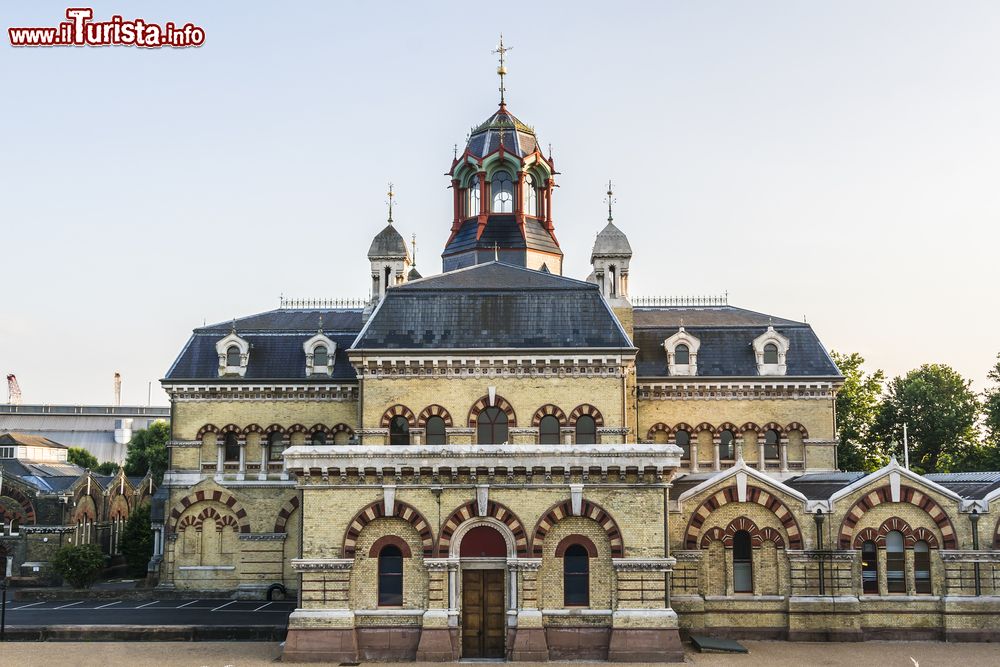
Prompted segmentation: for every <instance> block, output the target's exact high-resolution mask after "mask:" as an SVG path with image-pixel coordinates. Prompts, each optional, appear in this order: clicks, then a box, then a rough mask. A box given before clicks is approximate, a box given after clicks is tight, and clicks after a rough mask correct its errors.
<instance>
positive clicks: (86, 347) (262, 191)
mask: <svg viewBox="0 0 1000 667" xmlns="http://www.w3.org/2000/svg"><path fill="white" fill-rule="evenodd" d="M66 6H67V5H66V4H65V3H54V2H38V1H31V2H12V1H9V0H7V1H5V2H4V3H3V5H2V7H0V19H2V24H3V28H4V35H3V46H2V47H0V82H2V84H3V88H2V93H0V100H2V101H0V120H2V123H0V127H2V128H3V134H2V137H3V141H2V143H0V152H2V155H3V159H2V160H0V244H2V249H3V260H2V266H3V290H2V295H3V296H2V303H0V306H2V308H0V372H2V373H4V374H5V373H7V372H15V373H16V374H17V376H18V378H19V379H20V382H21V387H22V389H23V391H24V400H25V401H26V402H47V403H65V402H74V403H76V402H81V403H84V402H97V403H107V402H110V400H111V398H112V381H111V378H112V374H113V373H114V372H115V371H116V370H118V371H120V372H121V373H122V374H123V376H124V401H125V402H129V403H145V401H146V383H147V382H148V381H154V392H153V402H154V403H160V404H164V403H166V398H165V396H164V394H162V392H160V391H159V390H158V389H157V388H156V387H155V381H156V380H157V379H158V378H160V377H162V375H163V374H164V372H165V371H166V369H167V368H168V367H169V365H170V363H171V362H172V361H173V359H174V357H175V356H176V355H177V353H178V352H179V350H180V349H181V346H182V345H183V344H184V342H185V340H186V339H187V337H188V335H189V332H190V330H191V328H193V327H195V326H199V325H201V323H202V322H203V320H207V321H208V322H213V321H222V320H227V319H229V318H231V317H233V316H238V315H244V314H250V313H253V312H259V311H263V310H268V309H271V308H274V307H276V306H277V303H278V296H279V294H281V293H284V294H286V295H295V296H309V297H344V296H352V297H361V296H366V290H367V286H368V281H367V274H368V265H367V260H366V257H365V253H366V251H367V248H368V244H369V242H370V239H371V237H372V236H373V235H374V234H375V233H377V232H378V230H379V229H381V227H382V226H383V225H384V220H385V204H384V202H385V199H386V197H385V187H386V185H385V184H386V181H388V180H390V179H391V180H393V182H395V184H396V188H397V191H398V203H397V206H396V215H395V218H396V221H397V225H398V227H399V229H400V231H402V232H403V234H404V235H405V236H406V237H407V238H409V235H410V233H412V232H415V233H416V234H417V240H418V245H419V248H418V266H419V269H420V270H421V272H423V273H424V275H427V274H429V273H436V272H439V271H440V257H439V255H440V252H441V249H442V248H443V245H444V242H445V240H446V238H447V234H448V230H449V226H450V215H451V193H450V191H449V190H447V189H446V188H447V185H448V180H447V178H446V177H445V176H443V173H444V172H445V171H447V169H448V167H449V165H450V160H451V153H452V145H453V144H454V143H456V142H458V143H461V142H462V141H463V139H464V137H465V136H466V133H467V132H468V129H469V128H470V127H471V126H472V125H474V124H477V123H479V122H480V121H482V120H483V119H485V118H486V117H487V116H488V115H489V114H490V113H492V112H493V110H494V109H495V108H496V102H497V93H496V88H497V82H496V76H495V74H494V69H495V67H496V65H495V62H494V59H493V58H494V57H493V56H492V55H491V54H490V50H491V49H492V48H493V47H494V46H495V44H496V41H497V33H498V32H500V31H501V30H502V31H503V32H504V35H505V40H506V41H507V42H508V43H509V44H510V45H512V46H513V47H514V50H513V51H512V52H511V53H510V56H509V69H510V76H509V77H508V86H507V87H508V102H509V107H510V109H511V110H512V111H513V112H514V113H515V114H516V115H518V116H519V117H520V118H521V120H523V121H525V122H527V123H529V124H532V125H534V126H535V128H536V129H537V131H538V133H539V135H540V138H541V141H542V142H543V145H544V144H547V143H549V142H551V143H552V145H553V149H554V154H555V159H556V162H557V166H558V168H559V170H560V171H561V172H562V176H561V177H560V185H561V187H560V188H559V190H558V191H557V192H556V195H555V209H554V210H555V223H556V233H557V235H558V237H559V240H560V242H561V244H562V248H563V250H564V252H565V253H566V262H565V272H566V274H567V275H570V276H575V277H580V278H583V277H585V276H586V275H587V274H588V273H589V271H590V267H589V264H588V262H589V252H590V247H591V245H592V243H593V238H594V235H595V234H596V233H597V231H598V230H599V229H600V228H601V226H602V225H603V224H604V218H605V216H606V212H605V206H604V203H603V197H604V190H605V185H604V184H605V183H606V181H607V179H608V178H609V177H611V178H613V179H614V180H615V183H616V190H617V200H618V203H617V206H616V209H615V220H616V223H617V224H618V225H619V226H620V227H621V228H622V229H623V230H624V231H625V232H626V233H627V234H628V235H629V237H630V239H631V241H632V246H633V248H634V249H635V257H634V258H633V261H632V282H631V289H632V292H633V294H640V295H667V294H715V293H721V292H723V291H725V290H728V291H729V294H730V302H731V303H734V304H736V305H740V306H744V307H748V308H752V309H756V310H762V311H765V312H768V313H772V314H774V315H778V316H783V317H790V318H793V319H801V318H802V317H803V316H805V317H807V319H808V321H809V322H810V323H811V324H812V325H813V326H814V328H815V329H816V330H817V332H818V333H819V336H820V338H821V339H822V340H823V341H824V343H825V344H826V345H827V347H828V348H833V349H837V350H840V351H858V352H861V353H862V354H863V355H864V356H865V357H866V358H867V359H868V361H869V365H870V366H872V367H874V366H879V367H882V368H884V369H885V370H886V371H887V372H888V373H889V374H890V375H891V374H897V373H902V372H905V371H906V370H908V369H909V368H912V367H915V366H917V365H919V364H920V363H923V362H931V361H934V362H943V363H948V364H951V365H953V366H955V367H956V368H957V369H958V370H959V371H960V372H962V373H963V374H965V375H966V376H968V377H970V378H972V379H974V380H975V381H976V387H977V388H982V386H983V383H984V380H985V373H986V369H987V368H988V367H989V366H990V365H991V363H992V362H993V360H994V358H995V356H996V354H997V352H998V351H1000V333H998V329H1000V314H998V306H997V301H998V299H997V293H996V292H997V284H998V282H1000V280H998V279H1000V269H998V268H997V265H996V255H997V245H998V240H1000V239H998V237H1000V234H998V232H997V224H998V218H1000V187H998V186H1000V4H998V3H996V2H961V3H955V2H914V1H912V0H909V1H899V2H870V1H864V2H860V1H859V2H835V3H834V2H828V3H816V2H808V3H806V2H793V1H791V0H789V1H786V2H683V3H681V2H669V3H668V2H657V3H654V2H646V3H633V2H615V3H607V2H600V3H591V2H572V3H571V2H541V1H536V2H532V3H520V2H508V3H470V2H462V3H447V4H445V3H433V4H432V3H427V2H424V3H417V2H408V3H402V2H400V3H390V2H379V3H357V2H353V3H332V2H309V3H307V2H298V3H264V2H260V3H245V2H241V3H237V2H213V3H205V2H181V1H174V2H170V3H151V2H120V1H119V2H101V3H98V4H96V5H93V6H94V9H95V14H96V17H97V18H108V17H110V16H111V15H112V14H115V13H121V14H123V15H125V16H126V17H127V18H129V17H142V18H145V19H148V20H151V21H157V22H165V21H168V20H173V21H175V22H177V23H184V22H187V21H191V22H194V23H196V24H198V25H201V26H203V27H204V28H205V31H206V44H205V46H203V47H202V48H200V49H186V50H169V49H163V50H140V49H136V48H125V47H114V48H102V49H99V48H53V49H13V48H11V47H10V46H9V42H8V41H7V38H6V28H7V27H10V26H22V25H29V26H30V25H55V24H57V23H58V22H59V20H60V19H61V17H62V16H63V12H64V11H65V8H66ZM5 399H6V394H5V393H4V394H3V396H2V397H0V400H5Z"/></svg>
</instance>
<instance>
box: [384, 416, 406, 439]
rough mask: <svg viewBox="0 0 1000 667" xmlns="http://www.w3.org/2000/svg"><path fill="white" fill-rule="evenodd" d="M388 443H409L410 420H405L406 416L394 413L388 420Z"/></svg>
mask: <svg viewBox="0 0 1000 667" xmlns="http://www.w3.org/2000/svg"><path fill="white" fill-rule="evenodd" d="M389 444H390V445H408V444H410V422H408V421H406V417H404V416H403V415H396V416H395V417H393V418H392V421H391V422H389Z"/></svg>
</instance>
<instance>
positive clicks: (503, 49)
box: [493, 33, 514, 107]
mask: <svg viewBox="0 0 1000 667" xmlns="http://www.w3.org/2000/svg"><path fill="white" fill-rule="evenodd" d="M512 48H514V47H512V46H504V45H503V33H500V44H499V45H497V48H495V49H493V53H497V54H499V55H500V65H499V67H497V74H498V75H499V76H500V106H501V107H502V106H506V104H507V103H506V101H504V93H505V92H506V90H505V88H504V86H503V78H504V77H505V76H506V75H507V66H506V65H505V64H504V63H505V58H504V56H505V55H506V54H507V52H508V51H510V50H511V49H512Z"/></svg>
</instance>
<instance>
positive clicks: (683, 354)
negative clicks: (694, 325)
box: [674, 343, 691, 366]
mask: <svg viewBox="0 0 1000 667" xmlns="http://www.w3.org/2000/svg"><path fill="white" fill-rule="evenodd" d="M674 363H675V364H677V365H679V366H686V365H687V364H689V363H691V351H690V350H689V349H688V346H687V345H685V344H684V343H681V344H680V345H678V346H677V347H675V348H674Z"/></svg>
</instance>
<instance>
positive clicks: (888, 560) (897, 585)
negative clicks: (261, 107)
mask: <svg viewBox="0 0 1000 667" xmlns="http://www.w3.org/2000/svg"><path fill="white" fill-rule="evenodd" d="M885 582H886V587H887V589H888V591H889V592H890V593H905V592H906V557H905V556H904V555H903V534H902V533H901V532H899V531H898V530H894V531H891V532H890V533H889V534H888V535H886V536H885Z"/></svg>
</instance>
